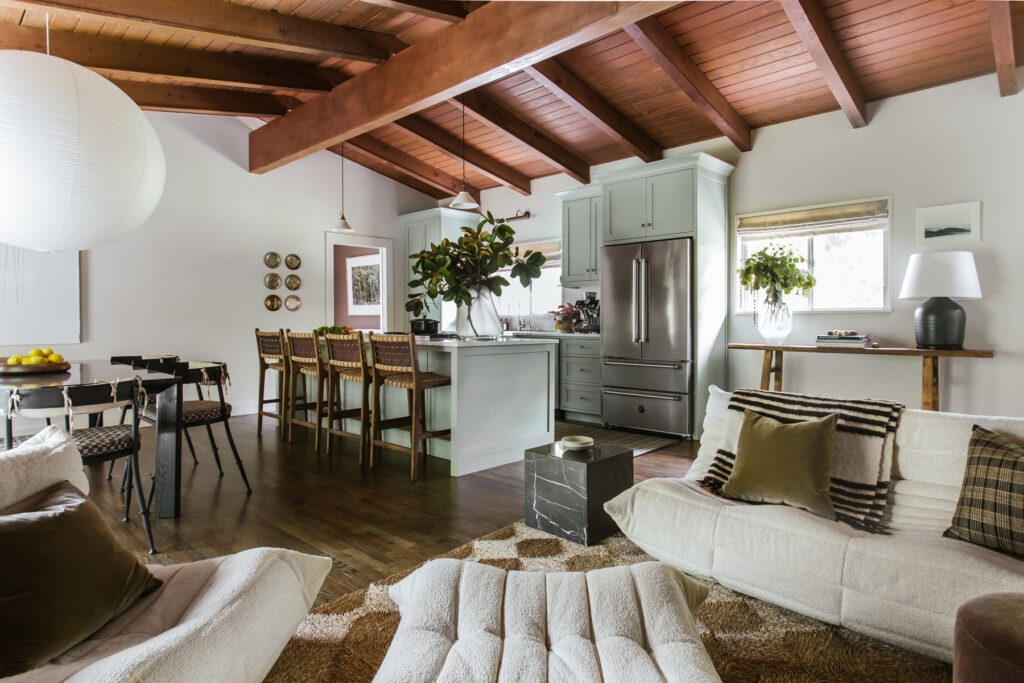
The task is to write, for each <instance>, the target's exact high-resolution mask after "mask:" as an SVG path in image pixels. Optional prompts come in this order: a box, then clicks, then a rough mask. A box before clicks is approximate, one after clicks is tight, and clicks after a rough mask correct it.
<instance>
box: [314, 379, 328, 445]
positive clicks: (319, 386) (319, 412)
mask: <svg viewBox="0 0 1024 683" xmlns="http://www.w3.org/2000/svg"><path fill="white" fill-rule="evenodd" d="M324 384H326V378H325V377H324V373H322V372H320V373H317V376H316V416H315V417H314V418H313V424H315V425H316V427H314V428H313V451H314V452H316V453H319V452H320V426H321V423H322V421H323V415H324V402H323V395H324V389H325V388H326V387H324Z"/></svg>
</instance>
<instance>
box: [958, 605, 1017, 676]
mask: <svg viewBox="0 0 1024 683" xmlns="http://www.w3.org/2000/svg"><path fill="white" fill-rule="evenodd" d="M953 680H954V681H955V683H968V682H971V683H973V682H975V681H1003V682H1006V683H1009V682H1010V681H1024V593H989V594H988V595H982V596H980V597H977V598H974V599H973V600H968V601H967V602H965V603H964V604H963V605H961V606H960V609H958V610H957V612H956V631H955V634H954V640H953Z"/></svg>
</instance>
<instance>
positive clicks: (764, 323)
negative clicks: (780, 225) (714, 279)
mask: <svg viewBox="0 0 1024 683" xmlns="http://www.w3.org/2000/svg"><path fill="white" fill-rule="evenodd" d="M805 260H806V259H804V257H803V256H797V255H796V254H794V253H793V250H792V249H790V248H788V247H781V246H768V247H765V248H764V249H761V250H760V251H757V252H755V253H753V254H751V255H750V256H748V257H747V259H746V260H745V261H744V262H743V267H742V268H740V269H739V270H738V271H736V272H738V273H739V275H740V285H742V286H743V288H744V289H745V290H747V291H748V292H750V294H751V296H753V298H754V324H755V325H756V326H757V331H758V332H760V333H761V336H762V337H764V341H765V343H766V344H770V345H777V344H781V343H782V342H784V341H785V340H786V337H788V336H789V333H790V332H792V331H793V314H792V312H791V311H790V310H789V306H788V305H787V304H786V302H784V301H783V300H782V296H783V295H784V294H790V293H792V292H794V291H799V292H800V293H801V294H802V295H804V296H807V295H808V294H810V293H811V289H812V288H813V287H814V285H815V284H816V283H817V281H816V280H815V279H814V276H813V275H811V274H810V273H809V272H807V271H806V270H804V269H803V268H801V267H800V264H801V263H804V261H805ZM761 289H763V290H765V296H764V311H758V308H757V291H758V290H761Z"/></svg>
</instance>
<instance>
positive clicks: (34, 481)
mask: <svg viewBox="0 0 1024 683" xmlns="http://www.w3.org/2000/svg"><path fill="white" fill-rule="evenodd" d="M62 481H68V482H71V484H72V485H73V486H74V487H75V488H77V489H78V490H79V491H81V492H82V493H85V494H88V493H89V480H88V479H86V477H85V472H84V471H83V470H82V456H81V455H79V453H78V449H77V448H75V442H74V441H72V440H71V437H70V436H68V434H67V432H65V431H64V430H63V429H61V428H60V427H58V426H57V425H50V426H48V427H46V428H44V429H43V430H42V431H41V432H39V433H38V434H36V435H35V436H33V437H31V438H29V439H27V440H25V441H23V442H21V443H20V444H18V445H17V446H15V447H14V448H12V449H11V450H9V451H2V452H0V509H3V508H8V507H10V506H12V505H14V504H15V503H17V502H18V501H20V500H24V499H25V498H28V497H29V496H32V495H35V494H36V493H39V492H40V491H42V490H43V489H46V488H49V487H50V486H53V485H54V484H56V483H58V482H62Z"/></svg>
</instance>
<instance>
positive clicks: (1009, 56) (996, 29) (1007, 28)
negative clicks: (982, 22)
mask: <svg viewBox="0 0 1024 683" xmlns="http://www.w3.org/2000/svg"><path fill="white" fill-rule="evenodd" d="M985 4H986V5H987V6H988V22H989V27H990V28H991V31H992V51H993V53H994V54H995V60H996V77H997V78H998V79H999V94H1000V95H1001V96H1002V97H1007V96H1009V95H1015V94H1016V93H1017V89H1018V86H1017V59H1016V56H1015V55H1014V51H1013V18H1012V17H1011V16H1010V3H1009V2H1006V1H1005V0H990V1H989V2H987V3H985Z"/></svg>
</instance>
